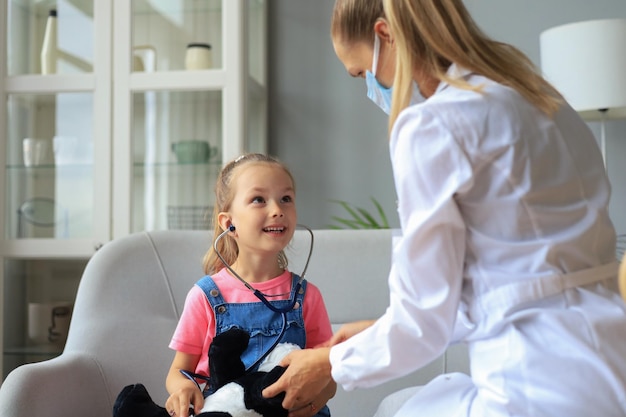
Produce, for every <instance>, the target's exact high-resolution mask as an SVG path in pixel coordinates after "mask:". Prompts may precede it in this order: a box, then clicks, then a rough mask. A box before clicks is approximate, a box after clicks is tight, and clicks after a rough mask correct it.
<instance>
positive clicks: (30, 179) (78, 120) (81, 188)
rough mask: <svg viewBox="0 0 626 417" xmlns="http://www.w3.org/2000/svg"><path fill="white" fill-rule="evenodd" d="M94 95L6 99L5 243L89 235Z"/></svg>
mask: <svg viewBox="0 0 626 417" xmlns="http://www.w3.org/2000/svg"><path fill="white" fill-rule="evenodd" d="M92 109H93V95H92V94H91V93H58V94H10V95H9V96H8V100H7V118H6V120H7V126H6V130H7V131H6V137H7V139H8V140H7V143H6V151H7V152H6V160H5V167H6V170H5V184H4V187H3V188H4V193H5V196H4V201H5V211H4V212H5V220H4V221H5V238H7V239H24V238H54V239H69V238H86V237H90V236H92V235H93V224H94V218H93V199H94V187H93V184H94V171H93V155H94V151H93V132H92V131H93V121H92V118H91V115H92V113H93V111H92Z"/></svg>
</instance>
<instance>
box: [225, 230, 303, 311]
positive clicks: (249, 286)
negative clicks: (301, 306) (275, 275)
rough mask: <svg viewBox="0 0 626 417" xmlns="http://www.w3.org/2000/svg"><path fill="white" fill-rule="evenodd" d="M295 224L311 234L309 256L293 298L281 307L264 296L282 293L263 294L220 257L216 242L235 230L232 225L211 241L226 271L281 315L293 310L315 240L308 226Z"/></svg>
mask: <svg viewBox="0 0 626 417" xmlns="http://www.w3.org/2000/svg"><path fill="white" fill-rule="evenodd" d="M296 226H298V227H302V228H304V229H306V231H307V232H309V235H311V244H310V246H309V256H307V258H306V263H305V264H304V269H303V270H302V274H301V275H300V279H299V280H298V283H297V284H296V289H295V291H293V294H294V296H293V299H292V300H290V302H289V304H288V305H287V306H286V307H282V308H278V307H276V306H274V305H272V303H270V302H269V301H268V299H267V298H266V297H276V296H278V295H282V294H278V295H275V296H272V295H268V294H263V293H262V292H261V291H259V290H257V289H256V288H254V287H253V286H252V285H250V284H248V282H247V281H246V280H245V279H243V278H241V276H239V274H238V273H237V272H235V270H234V269H233V268H232V267H231V266H230V265H229V264H228V262H226V259H224V257H222V254H221V253H220V251H219V249H217V244H218V242H219V241H220V240H221V239H222V238H223V237H224V236H226V235H227V234H228V233H230V232H234V231H235V230H236V229H235V226H234V225H232V224H231V225H230V226H228V229H226V230H224V231H223V232H222V233H220V235H219V236H218V237H217V238H216V239H215V242H214V243H213V250H214V251H215V254H216V255H217V257H218V258H220V260H221V261H222V263H223V264H224V266H225V267H226V269H228V271H230V273H231V274H233V276H234V277H235V278H237V279H238V280H239V281H241V283H242V284H243V285H245V286H246V288H247V289H249V290H250V291H252V293H253V294H254V295H255V296H256V297H257V298H258V299H259V300H261V302H262V303H263V304H265V305H266V306H267V308H269V309H270V310H272V311H273V312H275V313H281V314H283V315H285V314H286V313H287V312H288V311H291V310H293V308H294V306H295V305H296V294H298V291H300V288H301V287H302V280H303V279H304V275H305V274H306V270H307V268H308V267H309V261H310V260H311V255H312V254H313V244H314V240H315V238H314V236H313V231H312V230H311V229H310V228H309V227H308V226H305V225H303V224H298V225H296Z"/></svg>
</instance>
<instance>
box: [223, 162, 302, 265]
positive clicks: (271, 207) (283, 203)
mask: <svg viewBox="0 0 626 417" xmlns="http://www.w3.org/2000/svg"><path fill="white" fill-rule="evenodd" d="M232 185H233V187H234V197H233V201H232V204H231V206H230V210H229V211H228V212H227V213H222V214H224V216H223V220H221V221H220V223H221V224H222V227H224V228H226V227H228V224H224V223H223V221H226V222H228V221H230V222H231V223H232V224H233V225H234V226H235V232H234V234H235V239H236V241H237V245H238V247H239V252H240V254H241V253H244V252H245V253H250V252H255V253H258V254H267V255H272V256H274V255H276V254H277V253H278V252H280V251H281V250H283V249H284V248H285V247H286V246H287V244H289V242H290V241H291V238H292V237H293V233H294V231H295V229H296V223H297V215H296V201H295V200H296V195H295V190H294V185H293V182H292V180H291V177H290V176H289V174H288V173H287V172H285V170H284V169H283V168H282V167H280V166H278V165H273V164H265V163H250V164H247V165H244V166H242V167H240V168H239V169H238V172H236V173H235V177H234V178H233V183H232Z"/></svg>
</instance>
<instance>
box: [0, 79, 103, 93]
mask: <svg viewBox="0 0 626 417" xmlns="http://www.w3.org/2000/svg"><path fill="white" fill-rule="evenodd" d="M95 88H96V77H95V75H94V74H54V75H15V76H11V77H7V78H6V85H5V90H6V92H7V93H10V94H16V93H22V94H44V93H48V94H56V93H65V92H89V91H93V90H94V89H95Z"/></svg>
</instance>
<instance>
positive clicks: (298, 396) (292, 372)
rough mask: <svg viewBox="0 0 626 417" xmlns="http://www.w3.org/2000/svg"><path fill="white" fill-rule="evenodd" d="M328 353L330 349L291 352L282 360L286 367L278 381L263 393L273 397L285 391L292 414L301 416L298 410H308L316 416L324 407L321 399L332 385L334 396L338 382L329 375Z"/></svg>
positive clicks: (284, 405)
mask: <svg viewBox="0 0 626 417" xmlns="http://www.w3.org/2000/svg"><path fill="white" fill-rule="evenodd" d="M329 354H330V348H317V349H303V350H297V351H294V352H291V353H290V354H289V355H287V356H285V357H284V358H283V360H282V361H281V362H280V365H281V366H286V367H287V370H286V371H285V373H284V374H283V375H282V376H281V377H280V378H279V379H278V381H276V382H275V383H273V384H272V385H270V386H269V387H267V388H265V389H264V390H263V396H264V397H265V398H271V397H274V396H276V395H278V394H280V393H281V392H285V399H284V400H283V408H286V409H287V410H290V415H292V416H295V415H300V414H299V413H300V412H302V410H306V409H308V411H309V412H310V413H311V414H310V415H314V414H315V413H316V412H317V411H319V409H320V408H321V407H322V406H324V404H318V402H319V399H320V397H323V396H324V393H325V392H327V391H328V389H329V386H330V387H331V388H332V390H333V393H332V395H334V386H335V385H334V382H333V381H332V377H331V374H330V359H329ZM326 395H327V394H326ZM332 395H331V397H332ZM329 398H330V397H329ZM313 411H315V412H313Z"/></svg>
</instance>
